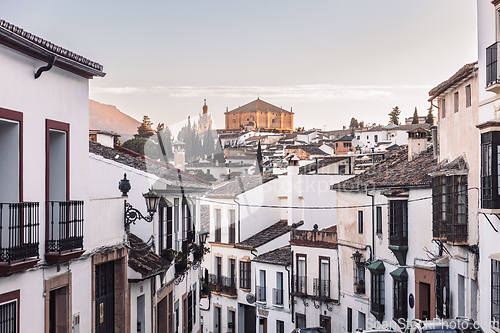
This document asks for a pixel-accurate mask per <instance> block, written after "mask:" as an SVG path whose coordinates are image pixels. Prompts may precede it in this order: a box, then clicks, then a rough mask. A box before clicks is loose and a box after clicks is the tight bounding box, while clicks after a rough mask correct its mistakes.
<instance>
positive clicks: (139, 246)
mask: <svg viewBox="0 0 500 333" xmlns="http://www.w3.org/2000/svg"><path fill="white" fill-rule="evenodd" d="M128 239H129V242H130V251H129V257H128V265H129V267H130V268H132V269H133V270H134V271H136V272H138V273H140V274H142V276H143V277H144V278H145V277H148V276H152V275H154V274H157V273H160V272H163V271H166V270H167V269H168V267H169V266H170V263H169V262H168V261H167V260H165V259H163V258H162V257H160V256H159V255H157V254H156V253H154V252H152V251H151V247H150V246H148V245H147V244H146V243H144V241H143V240H142V239H140V238H139V237H137V236H136V235H134V234H129V237H128Z"/></svg>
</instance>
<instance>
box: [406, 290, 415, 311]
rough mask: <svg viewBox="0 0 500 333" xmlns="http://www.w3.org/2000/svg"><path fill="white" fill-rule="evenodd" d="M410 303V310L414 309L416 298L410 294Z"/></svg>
mask: <svg viewBox="0 0 500 333" xmlns="http://www.w3.org/2000/svg"><path fill="white" fill-rule="evenodd" d="M408 303H409V304H410V308H412V309H413V307H414V306H415V298H414V297H413V294H411V293H410V296H409V297H408Z"/></svg>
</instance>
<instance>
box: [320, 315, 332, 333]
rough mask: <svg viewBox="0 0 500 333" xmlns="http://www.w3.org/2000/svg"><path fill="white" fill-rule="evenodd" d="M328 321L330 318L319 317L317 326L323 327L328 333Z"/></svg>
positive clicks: (329, 329)
mask: <svg viewBox="0 0 500 333" xmlns="http://www.w3.org/2000/svg"><path fill="white" fill-rule="evenodd" d="M330 320H331V319H330V317H327V316H319V326H321V327H323V328H324V329H325V330H326V331H327V332H328V333H330V332H331V328H330Z"/></svg>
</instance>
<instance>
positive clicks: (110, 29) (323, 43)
mask: <svg viewBox="0 0 500 333" xmlns="http://www.w3.org/2000/svg"><path fill="white" fill-rule="evenodd" d="M0 13H1V15H0V19H3V20H6V21H8V22H10V23H12V24H14V25H17V26H19V27H21V28H23V29H24V30H26V31H29V32H31V33H33V34H35V35H38V36H39V37H42V38H44V39H47V40H49V41H51V42H53V43H55V44H58V45H60V46H62V47H64V48H67V49H69V50H71V51H73V52H75V53H78V54H80V55H82V56H84V57H87V58H89V59H91V60H93V61H97V62H99V63H100V64H102V65H103V66H104V71H105V72H106V73H107V74H106V76H105V77H104V78H94V79H92V80H90V83H89V89H90V91H89V95H90V98H91V99H94V100H96V101H98V102H101V103H104V104H111V105H115V106H116V107H117V108H118V109H120V110H121V111H122V112H124V113H126V114H128V115H130V116H132V117H134V118H136V119H138V120H141V119H142V116H143V115H148V116H149V117H150V118H151V120H152V121H153V123H154V124H155V125H156V124H157V123H165V125H167V126H169V127H171V128H172V129H173V131H174V133H176V129H177V128H179V126H180V124H183V123H185V121H186V119H187V117H188V116H191V117H192V119H193V120H194V121H196V119H197V115H198V114H199V113H201V112H202V106H203V101H204V99H206V100H207V105H208V107H209V112H211V113H212V117H213V120H214V123H215V127H216V128H223V127H224V112H225V111H226V108H227V109H228V110H232V109H235V108H237V107H239V106H241V105H244V104H246V103H249V102H251V101H253V100H255V99H257V97H259V98H260V99H262V100H265V101H267V102H269V103H271V104H274V105H276V106H280V107H283V108H284V109H287V110H290V109H292V110H293V112H294V113H295V115H294V127H298V126H300V127H302V126H304V127H305V128H306V129H309V128H320V129H328V130H332V129H341V128H342V126H343V125H348V124H349V121H350V119H351V117H355V118H356V119H358V120H362V121H364V122H365V123H369V124H371V123H377V124H383V125H385V124H387V123H388V121H389V116H388V113H389V112H390V111H391V110H392V108H393V107H395V106H399V108H400V110H401V111H402V113H401V119H402V118H404V117H411V116H412V115H413V112H414V109H415V107H417V110H418V113H419V115H421V116H423V115H425V114H426V113H427V108H428V107H429V106H430V103H429V102H428V101H427V99H428V91H429V90H430V89H432V88H433V87H434V86H436V85H438V84H439V83H440V82H442V81H444V80H446V79H448V78H449V77H451V76H452V75H453V74H454V73H455V72H456V71H457V70H458V69H460V68H461V67H462V66H463V65H465V64H466V63H470V62H474V61H476V60H477V33H476V1H473V0H420V1H401V0H348V1H340V0H307V1H306V0H266V1H264V0H254V1H239V0H186V1H179V0H176V1H170V0H143V1H131V0H86V1H69V0H46V1H38V0H37V1H35V0H1V1H0Z"/></svg>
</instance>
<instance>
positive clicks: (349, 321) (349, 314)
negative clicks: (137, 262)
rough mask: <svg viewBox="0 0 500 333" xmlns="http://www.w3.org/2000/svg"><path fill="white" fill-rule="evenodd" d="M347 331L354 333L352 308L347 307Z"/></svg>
mask: <svg viewBox="0 0 500 333" xmlns="http://www.w3.org/2000/svg"><path fill="white" fill-rule="evenodd" d="M347 332H348V333H352V309H351V308H347Z"/></svg>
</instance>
